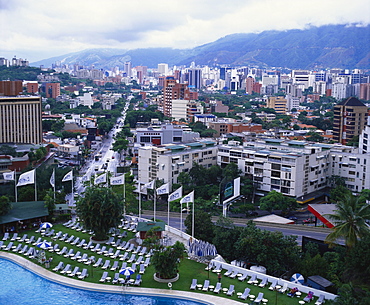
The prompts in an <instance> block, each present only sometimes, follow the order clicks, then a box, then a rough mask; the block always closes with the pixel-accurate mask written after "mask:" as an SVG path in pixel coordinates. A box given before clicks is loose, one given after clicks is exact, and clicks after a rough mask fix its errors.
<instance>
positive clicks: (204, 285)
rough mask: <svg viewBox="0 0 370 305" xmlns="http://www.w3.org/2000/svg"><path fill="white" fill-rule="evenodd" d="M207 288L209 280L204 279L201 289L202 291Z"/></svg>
mask: <svg viewBox="0 0 370 305" xmlns="http://www.w3.org/2000/svg"><path fill="white" fill-rule="evenodd" d="M208 288H209V280H204V284H203V288H202V290H203V291H208Z"/></svg>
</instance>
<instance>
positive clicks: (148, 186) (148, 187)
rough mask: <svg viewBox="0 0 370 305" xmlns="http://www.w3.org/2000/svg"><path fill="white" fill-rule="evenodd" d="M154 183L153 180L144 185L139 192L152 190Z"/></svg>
mask: <svg viewBox="0 0 370 305" xmlns="http://www.w3.org/2000/svg"><path fill="white" fill-rule="evenodd" d="M154 182H155V180H153V181H151V182H149V183H145V184H144V185H143V186H142V187H141V190H142V191H144V190H145V189H151V190H152V189H154Z"/></svg>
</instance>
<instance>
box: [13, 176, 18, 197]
mask: <svg viewBox="0 0 370 305" xmlns="http://www.w3.org/2000/svg"><path fill="white" fill-rule="evenodd" d="M14 188H15V202H18V192H17V177H15V178H14Z"/></svg>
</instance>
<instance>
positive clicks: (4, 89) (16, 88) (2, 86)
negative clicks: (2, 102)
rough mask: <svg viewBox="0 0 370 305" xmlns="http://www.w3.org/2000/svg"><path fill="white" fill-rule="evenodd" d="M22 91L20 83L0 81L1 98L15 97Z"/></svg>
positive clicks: (18, 81)
mask: <svg viewBox="0 0 370 305" xmlns="http://www.w3.org/2000/svg"><path fill="white" fill-rule="evenodd" d="M22 91H23V87H22V81H20V80H15V81H10V80H5V81H0V95H3V96H17V95H19V94H21V93H22Z"/></svg>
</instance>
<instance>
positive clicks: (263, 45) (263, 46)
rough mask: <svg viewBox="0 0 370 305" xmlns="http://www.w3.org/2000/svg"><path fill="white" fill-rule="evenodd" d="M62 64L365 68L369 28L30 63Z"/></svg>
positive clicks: (238, 37) (233, 38) (369, 57)
mask: <svg viewBox="0 0 370 305" xmlns="http://www.w3.org/2000/svg"><path fill="white" fill-rule="evenodd" d="M56 61H60V62H61V63H63V64H80V65H84V66H92V65H94V66H95V67H96V68H104V69H112V68H113V67H115V66H118V67H120V68H121V69H123V65H124V63H125V62H126V61H131V62H132V66H133V67H134V66H139V65H142V66H147V67H149V68H156V67H157V65H158V64H159V63H168V64H169V65H170V66H173V65H187V66H188V65H190V63H191V62H195V64H196V65H209V66H214V65H230V66H246V65H250V66H258V67H282V68H290V69H321V68H348V69H353V68H359V69H369V68H370V26H369V25H367V26H358V25H326V26H321V27H310V28H307V29H303V30H294V29H293V30H286V31H264V32H261V33H249V34H232V35H228V36H225V37H223V38H220V39H218V40H216V41H214V42H211V43H208V44H204V45H201V46H197V47H195V48H193V49H173V48H145V49H133V50H123V49H107V48H99V49H88V50H84V51H81V52H76V53H70V54H66V55H62V56H58V57H53V58H49V59H45V60H41V61H38V62H34V63H32V64H31V65H32V66H40V65H44V66H45V67H51V65H52V64H53V63H55V62H56Z"/></svg>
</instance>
